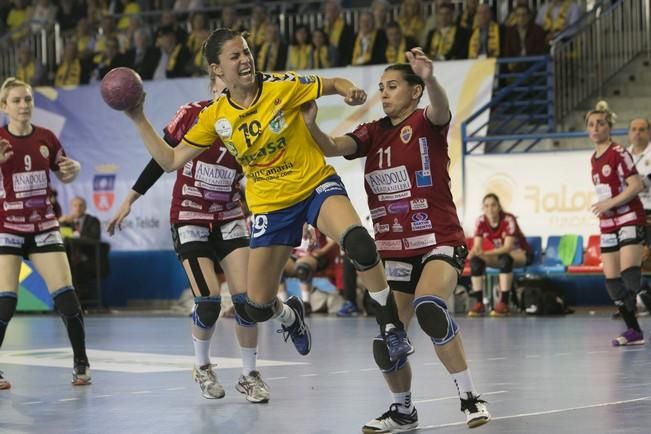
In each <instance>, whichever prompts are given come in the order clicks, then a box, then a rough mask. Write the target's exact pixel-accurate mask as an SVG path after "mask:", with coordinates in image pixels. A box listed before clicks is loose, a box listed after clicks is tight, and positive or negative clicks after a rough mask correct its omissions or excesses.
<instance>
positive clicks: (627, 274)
mask: <svg viewBox="0 0 651 434" xmlns="http://www.w3.org/2000/svg"><path fill="white" fill-rule="evenodd" d="M622 280H623V281H624V286H625V287H626V289H628V290H629V291H632V292H633V294H637V293H638V292H640V289H641V288H642V268H640V267H629V268H627V269H626V270H624V271H622Z"/></svg>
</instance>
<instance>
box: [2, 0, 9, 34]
mask: <svg viewBox="0 0 651 434" xmlns="http://www.w3.org/2000/svg"><path fill="white" fill-rule="evenodd" d="M9 11H11V1H10V0H0V36H2V35H4V33H5V32H6V31H7V17H8V16H9Z"/></svg>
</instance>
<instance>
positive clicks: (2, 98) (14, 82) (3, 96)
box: [0, 77, 32, 105]
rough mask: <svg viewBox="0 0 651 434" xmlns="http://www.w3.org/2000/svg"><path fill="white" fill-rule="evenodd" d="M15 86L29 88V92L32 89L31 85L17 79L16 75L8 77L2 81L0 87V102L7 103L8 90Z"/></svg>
mask: <svg viewBox="0 0 651 434" xmlns="http://www.w3.org/2000/svg"><path fill="white" fill-rule="evenodd" d="M16 87H25V88H27V89H29V91H30V92H31V91H32V86H30V85H29V83H25V82H24V81H22V80H18V79H17V78H16V77H9V78H8V79H6V80H5V81H4V82H3V83H2V86H1V87H0V104H2V105H4V104H7V96H8V95H9V91H10V90H11V89H14V88H16Z"/></svg>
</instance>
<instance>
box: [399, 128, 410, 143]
mask: <svg viewBox="0 0 651 434" xmlns="http://www.w3.org/2000/svg"><path fill="white" fill-rule="evenodd" d="M411 133H412V129H411V126H409V125H405V126H404V127H402V129H401V130H400V140H402V143H405V144H407V143H409V140H411Z"/></svg>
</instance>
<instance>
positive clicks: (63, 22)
mask: <svg viewBox="0 0 651 434" xmlns="http://www.w3.org/2000/svg"><path fill="white" fill-rule="evenodd" d="M85 16H86V10H85V9H84V8H83V7H82V5H81V3H80V2H79V1H77V0H60V2H59V8H58V9H57V14H56V22H57V23H59V26H60V27H61V31H62V32H68V31H71V30H73V29H74V28H75V26H76V25H77V22H78V21H79V20H80V19H81V18H82V17H85Z"/></svg>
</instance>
